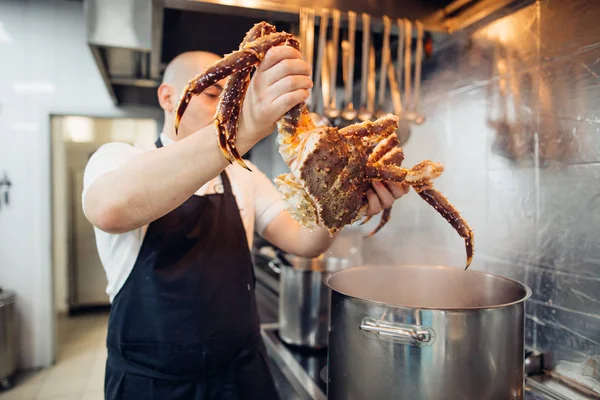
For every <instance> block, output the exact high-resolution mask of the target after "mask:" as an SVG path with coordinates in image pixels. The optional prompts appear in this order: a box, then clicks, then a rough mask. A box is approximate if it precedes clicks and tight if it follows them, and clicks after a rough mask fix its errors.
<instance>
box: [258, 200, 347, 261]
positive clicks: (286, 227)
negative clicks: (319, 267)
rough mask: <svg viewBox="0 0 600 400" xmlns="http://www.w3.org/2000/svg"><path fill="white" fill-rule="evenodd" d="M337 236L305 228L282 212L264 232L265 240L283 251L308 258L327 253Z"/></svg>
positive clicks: (322, 230)
mask: <svg viewBox="0 0 600 400" xmlns="http://www.w3.org/2000/svg"><path fill="white" fill-rule="evenodd" d="M336 236H337V235H333V236H331V235H330V234H329V232H327V230H325V229H323V228H321V227H318V228H316V229H315V230H311V229H308V228H305V227H303V226H302V225H300V224H299V223H298V222H297V221H295V220H294V219H293V218H292V217H291V216H290V214H288V212H287V211H281V212H280V213H279V214H278V215H277V216H276V217H275V219H273V221H271V223H270V224H269V225H268V226H267V228H266V229H265V231H264V232H263V237H264V238H265V239H267V240H268V241H269V242H271V243H272V244H274V245H275V246H277V247H279V248H280V249H282V250H283V251H285V252H288V253H291V254H295V255H297V256H300V257H308V258H312V257H317V256H319V255H321V254H323V253H324V252H326V251H327V250H328V249H329V247H331V245H332V244H333V241H334V240H335V238H336Z"/></svg>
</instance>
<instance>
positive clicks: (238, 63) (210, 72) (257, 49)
mask: <svg viewBox="0 0 600 400" xmlns="http://www.w3.org/2000/svg"><path fill="white" fill-rule="evenodd" d="M283 43H293V44H294V45H295V46H297V40H296V39H295V38H294V37H293V35H291V34H289V33H287V32H276V33H272V34H270V35H268V36H262V37H260V38H258V39H256V40H254V41H252V42H250V43H247V44H246V45H245V46H244V47H243V48H242V49H240V50H238V51H236V52H233V53H231V54H228V55H227V56H225V57H223V58H222V59H220V60H219V61H217V62H215V63H214V64H212V65H211V66H209V67H208V68H206V70H205V71H204V72H202V73H201V74H199V75H196V76H195V77H194V78H192V79H191V80H190V81H189V82H188V83H187V85H186V87H185V90H184V92H183V95H182V96H181V99H180V100H179V103H178V104H177V109H176V111H175V134H177V133H178V131H179V125H180V123H181V118H182V117H183V114H184V113H185V110H186V109H187V107H188V105H189V103H190V101H191V100H192V97H193V96H197V95H199V94H201V93H202V92H203V91H204V90H206V89H207V88H208V87H210V86H212V85H214V84H215V83H217V82H218V81H220V80H222V79H224V78H226V77H228V76H230V75H233V74H236V73H242V75H246V71H247V75H249V73H250V69H251V68H252V67H254V66H255V65H257V64H258V63H260V62H261V61H262V59H263V58H264V57H265V54H266V52H267V51H268V50H269V49H270V48H271V47H274V46H278V45H280V44H283ZM238 77H239V75H238ZM241 78H243V79H247V78H249V77H248V76H246V77H244V76H242V77H241ZM236 86H237V89H239V90H241V91H242V92H244V93H245V88H244V84H238V85H236ZM230 92H231V90H230V91H227V92H226V93H225V94H229V93H230ZM232 94H233V95H234V96H236V98H237V94H234V93H232ZM225 103H227V102H225ZM225 103H224V104H225ZM228 105H229V107H226V108H227V109H226V110H219V113H222V112H228V113H234V112H235V113H239V111H240V107H239V105H237V104H235V107H234V104H228ZM222 122H224V119H219V118H217V122H216V124H217V125H216V127H217V130H218V132H219V146H220V147H221V151H222V152H223V155H224V156H225V158H227V160H229V162H231V158H230V157H229V150H232V153H233V155H234V157H233V158H235V159H236V161H237V162H238V163H240V164H241V165H242V166H243V167H245V168H247V169H248V167H247V166H246V165H245V164H244V162H243V161H241V157H240V155H239V153H238V152H237V149H236V148H235V145H234V146H233V147H232V143H233V140H228V138H226V135H225V134H223V133H222V131H221V129H222V126H221V123H222ZM235 122H237V118H235V119H234V123H235ZM229 139H233V138H229ZM228 145H229V149H228Z"/></svg>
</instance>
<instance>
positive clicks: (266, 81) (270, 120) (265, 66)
mask: <svg viewBox="0 0 600 400" xmlns="http://www.w3.org/2000/svg"><path fill="white" fill-rule="evenodd" d="M301 57H302V54H301V53H300V52H299V51H298V50H296V49H294V48H292V47H289V46H276V47H273V48H271V49H270V50H269V51H267V53H266V54H265V58H264V59H263V61H262V62H261V63H260V65H259V66H258V68H257V69H256V72H255V74H254V76H253V77H252V80H251V81H250V85H249V87H248V92H247V94H246V98H245V100H244V104H243V106H242V111H241V114H240V129H239V132H240V138H242V139H247V140H250V141H253V142H258V141H260V140H261V139H263V138H264V137H266V136H269V135H270V134H271V133H273V131H274V130H275V124H276V123H277V121H278V120H279V119H281V117H283V115H284V114H285V113H286V112H288V111H289V110H290V109H291V108H292V107H294V106H295V105H297V104H299V103H301V102H303V101H305V100H306V99H308V96H309V94H310V89H311V88H312V87H313V82H312V80H311V79H310V75H311V73H312V71H311V68H310V66H309V65H308V64H307V63H306V62H305V61H304V60H302V58H301ZM243 136H246V137H245V138H243Z"/></svg>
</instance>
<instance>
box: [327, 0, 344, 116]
mask: <svg viewBox="0 0 600 400" xmlns="http://www.w3.org/2000/svg"><path fill="white" fill-rule="evenodd" d="M331 17H332V20H333V22H332V29H331V31H332V34H331V35H332V37H331V48H332V54H331V58H330V60H331V64H330V68H329V72H330V74H331V78H330V80H329V85H330V87H329V93H330V102H329V103H328V104H325V115H326V116H327V118H329V119H330V120H334V119H336V118H337V117H339V116H340V110H339V108H338V106H337V100H336V99H337V96H336V88H337V86H336V82H337V67H338V46H339V38H340V17H341V13H340V10H336V9H334V10H332V11H331Z"/></svg>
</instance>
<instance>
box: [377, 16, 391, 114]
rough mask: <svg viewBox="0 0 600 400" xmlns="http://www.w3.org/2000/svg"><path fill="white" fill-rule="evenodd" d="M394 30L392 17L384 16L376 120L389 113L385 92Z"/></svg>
mask: <svg viewBox="0 0 600 400" xmlns="http://www.w3.org/2000/svg"><path fill="white" fill-rule="evenodd" d="M391 28H392V25H391V20H390V17H388V16H387V15H384V16H383V50H382V51H381V70H380V72H379V92H378V93H377V96H378V101H377V111H376V112H375V118H381V117H383V116H384V115H386V114H387V113H388V112H387V111H386V110H385V108H386V105H385V99H386V96H385V92H386V78H387V70H388V63H389V62H390V30H391Z"/></svg>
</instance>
